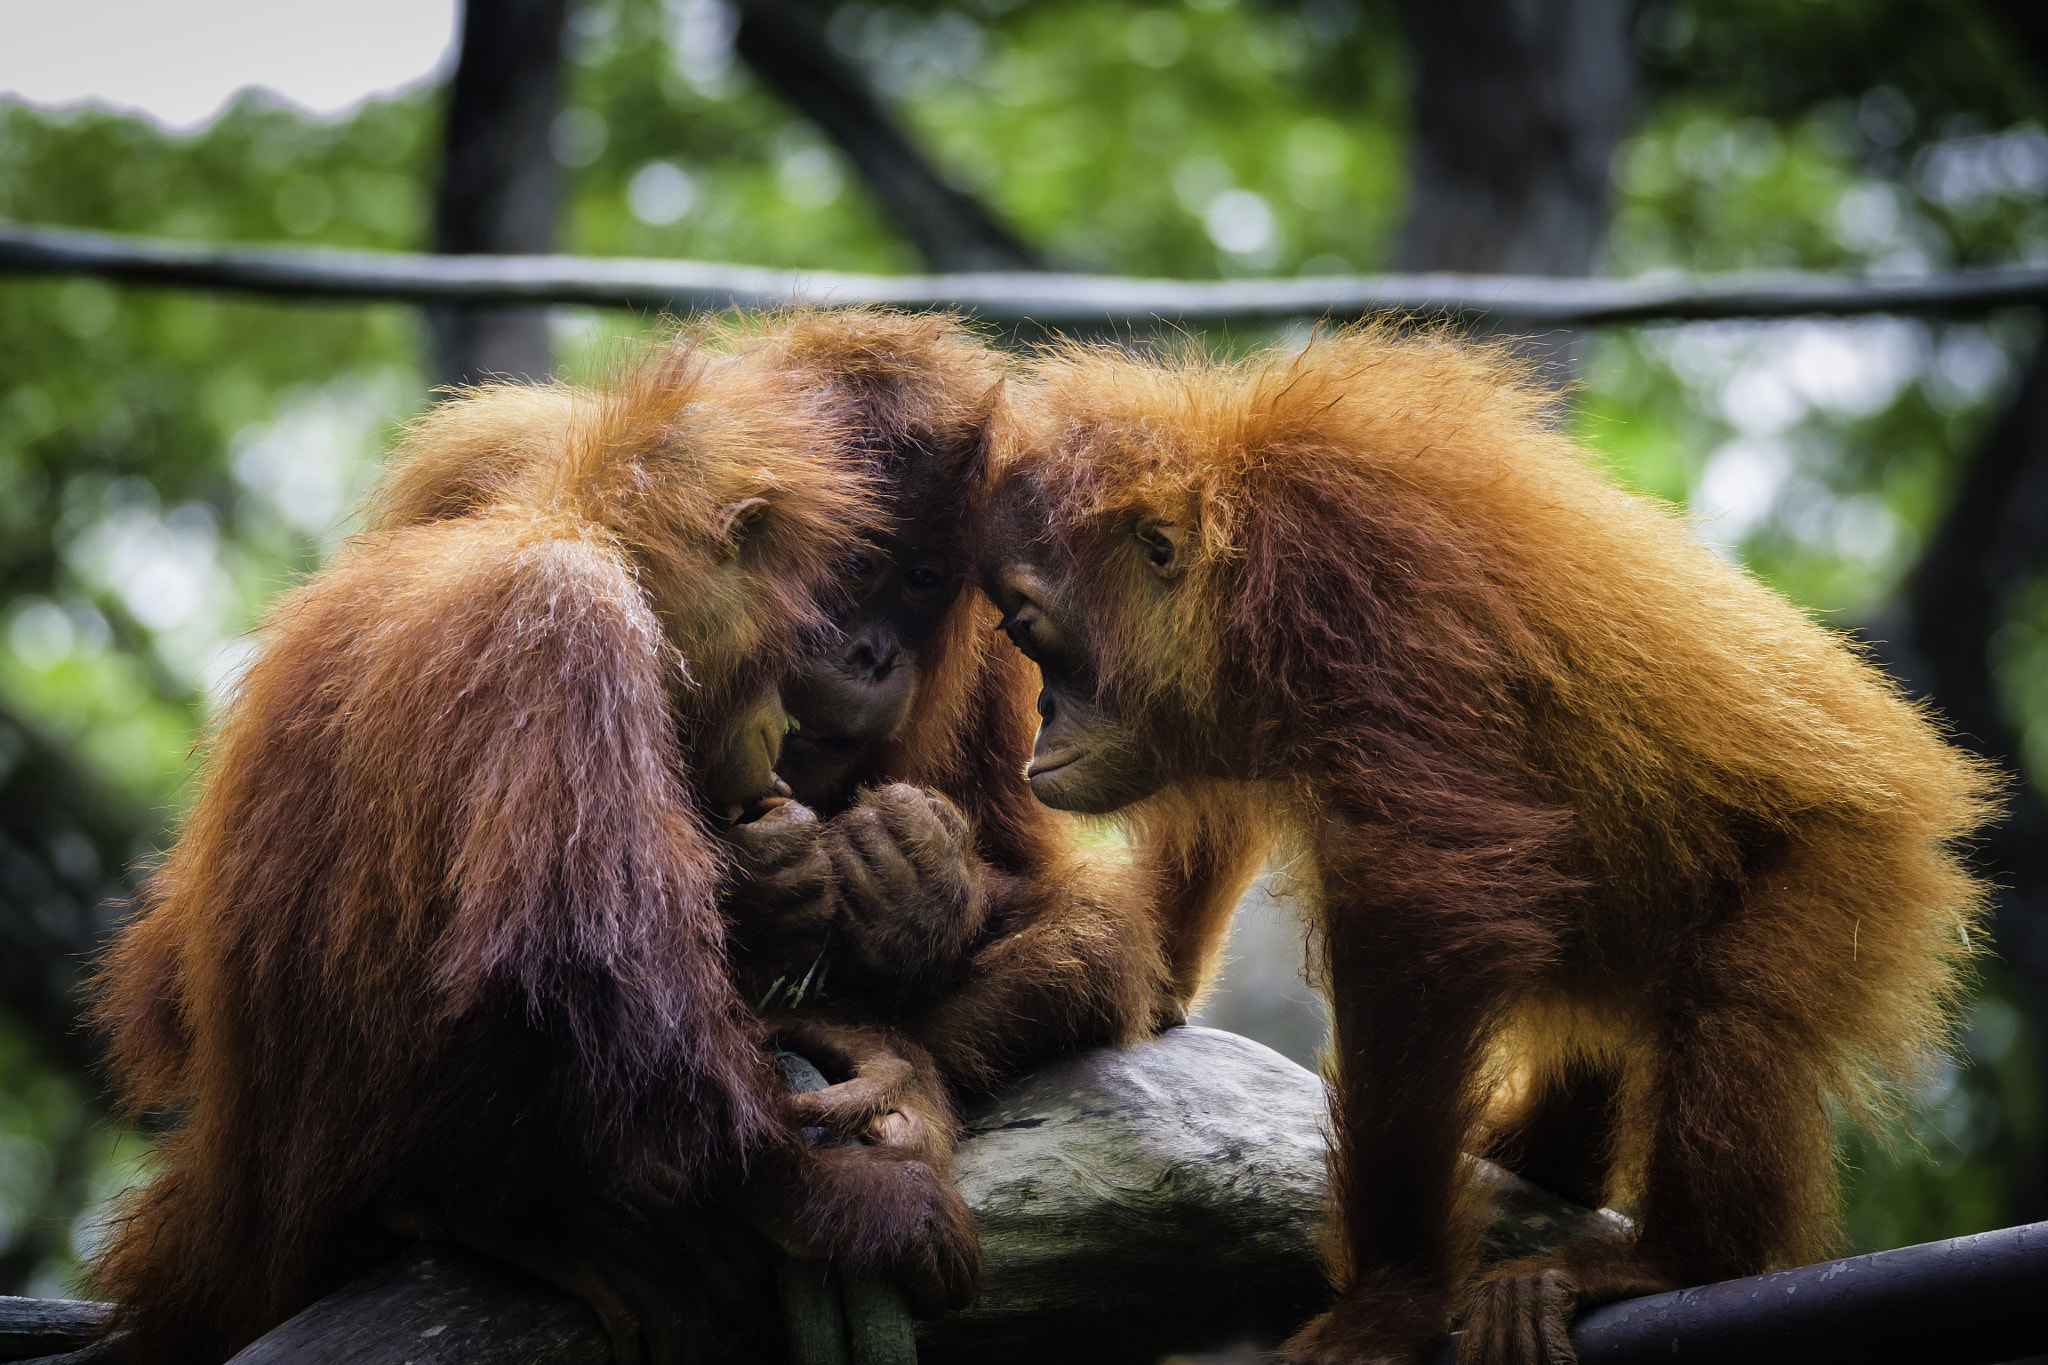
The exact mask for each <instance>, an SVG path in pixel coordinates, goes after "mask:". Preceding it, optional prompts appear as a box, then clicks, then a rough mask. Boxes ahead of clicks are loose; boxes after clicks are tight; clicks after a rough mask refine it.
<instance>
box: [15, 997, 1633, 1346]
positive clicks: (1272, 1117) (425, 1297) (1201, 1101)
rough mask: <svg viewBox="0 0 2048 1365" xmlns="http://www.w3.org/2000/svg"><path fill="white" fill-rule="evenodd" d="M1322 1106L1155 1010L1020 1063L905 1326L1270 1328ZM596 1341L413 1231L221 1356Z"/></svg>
mask: <svg viewBox="0 0 2048 1365" xmlns="http://www.w3.org/2000/svg"><path fill="white" fill-rule="evenodd" d="M1324 1118H1325V1109H1324V1100H1323V1085H1322V1082H1321V1081H1320V1080H1319V1079H1317V1078H1316V1077H1315V1076H1314V1075H1313V1074H1311V1073H1310V1072H1308V1071H1305V1070H1303V1069H1302V1068H1301V1067H1299V1066H1296V1065H1295V1064H1294V1063H1293V1062H1290V1061H1288V1060H1287V1059H1286V1058H1284V1057H1282V1056H1280V1055H1279V1054H1278V1053H1276V1052H1273V1051H1272V1050H1271V1049H1269V1048H1265V1047H1262V1046H1260V1045H1259V1044H1257V1043H1254V1042H1252V1041H1250V1040H1249V1039H1245V1038H1240V1037H1238V1036H1236V1035H1235V1034H1229V1033H1221V1032H1218V1031H1216V1030H1213V1029H1203V1028H1183V1029H1175V1030H1172V1031H1171V1032H1169V1033H1167V1034H1165V1035H1163V1036H1162V1037H1160V1038H1157V1039H1153V1040H1151V1041H1149V1042H1145V1043H1139V1044H1134V1045H1132V1046H1129V1047H1120V1048H1104V1049H1099V1050H1096V1051H1092V1052H1087V1053H1083V1054H1080V1055H1077V1056H1074V1057H1069V1058H1065V1059H1062V1060H1059V1061H1055V1062H1053V1063H1051V1064H1050V1065H1048V1066H1045V1067H1043V1068H1041V1069H1039V1070H1037V1071H1035V1072H1033V1073H1031V1074H1030V1075H1028V1076H1026V1077H1025V1078H1024V1079H1022V1080H1021V1081H1020V1082H1019V1083H1018V1084H1017V1085H1016V1086H1015V1087H1013V1088H1012V1089H1011V1090H1010V1091H1009V1092H1008V1093H1006V1094H1004V1095H1002V1096H1000V1097H998V1098H996V1099H994V1100H992V1101H990V1102H988V1103H985V1104H983V1105H981V1106H980V1107H978V1108H977V1109H975V1110H973V1111H971V1112H970V1113H969V1114H968V1115H967V1126H968V1136H967V1139H966V1140H965V1141H964V1142H963V1144H962V1145H961V1149H960V1157H959V1163H958V1166H957V1168H956V1171H955V1181H956V1183H957V1184H958V1185H959V1187H960V1190H961V1192H962V1193H963V1194H964V1195H965V1196H966V1197H967V1200H968V1203H969V1204H970V1205H971V1206H972V1207H973V1208H974V1210H975V1213H976V1215H977V1217H978V1218H979V1219H980V1222H981V1234H982V1242H983V1247H984V1251H985V1254H986V1257H987V1272H986V1274H985V1276H984V1278H983V1281H982V1288H981V1293H980V1295H979V1296H978V1298H977V1299H976V1301H975V1302H974V1303H973V1304H972V1305H971V1306H970V1307H969V1308H968V1309H967V1310H966V1311H964V1312H961V1313H956V1314H952V1315H949V1316H947V1317H945V1318H943V1319H941V1320H939V1321H937V1322H931V1323H921V1324H919V1325H918V1355H919V1358H920V1360H921V1361H923V1362H925V1365H945V1362H949V1361H967V1360H970V1359H971V1360H974V1361H976V1362H998V1363H999V1362H1003V1361H1008V1360H1018V1361H1022V1360H1027V1359H1028V1360H1033V1361H1036V1360H1039V1359H1042V1358H1044V1356H1045V1355H1046V1354H1047V1352H1048V1350H1049V1349H1051V1350H1055V1351H1056V1352H1057V1354H1059V1355H1060V1356H1061V1358H1062V1359H1073V1360H1088V1359H1116V1360H1122V1361H1133V1360H1147V1359H1155V1358H1157V1357H1158V1356H1160V1355H1163V1354H1166V1353H1168V1352H1171V1351H1180V1350H1193V1349H1200V1348H1204V1347H1218V1346H1227V1345H1230V1344H1233V1343H1236V1342H1241V1341H1246V1340H1263V1341H1274V1340H1277V1339H1278V1338H1279V1337H1280V1336H1282V1335H1284V1334H1285V1333H1286V1332H1287V1331H1288V1330H1289V1329H1291V1328H1292V1327H1293V1326H1295V1325H1296V1324H1298V1323H1299V1322H1300V1321H1302V1320H1303V1319H1304V1318H1306V1317H1307V1316H1308V1315H1310V1314H1311V1313H1313V1312H1315V1311H1316V1309H1317V1308H1318V1307H1319V1306H1320V1304H1321V1302H1322V1300H1323V1299H1324V1297H1325V1295H1326V1289H1325V1286H1324V1281H1323V1275H1322V1270H1321V1267H1320V1265H1319V1263H1318V1261H1317V1258H1316V1250H1315V1238H1316V1225H1317V1223H1318V1221H1319V1218H1320V1215H1321V1210H1322V1205H1323V1199H1324V1195H1325V1192H1326V1189H1327V1179H1326V1176H1325V1173H1324V1164H1323V1153H1324V1137H1323V1123H1324ZM1472 1167H1473V1178H1474V1179H1475V1180H1479V1181H1482V1182H1484V1183H1485V1184H1486V1185H1487V1187H1488V1188H1489V1189H1490V1190H1491V1191H1492V1192H1493V1197H1494V1208H1495V1218H1494V1224H1493V1231H1492V1234H1491V1237H1490V1240H1489V1254H1491V1255H1495V1256H1507V1255H1520V1254H1525V1253H1527V1252H1531V1251H1536V1250H1541V1249H1543V1248H1545V1247H1549V1246H1554V1245H1556V1244H1558V1243H1559V1242H1562V1241H1564V1240H1566V1239H1568V1238H1569V1237H1571V1236H1574V1235H1577V1234H1578V1233H1579V1232H1582V1231H1590V1230H1595V1229H1599V1228H1602V1227H1607V1226H1611V1224H1609V1223H1607V1222H1606V1221H1605V1218H1604V1216H1603V1215H1600V1214H1595V1213H1592V1212H1589V1211H1588V1210H1585V1209H1582V1208H1577V1207H1576V1206H1574V1205H1570V1204H1567V1203H1565V1202H1563V1201H1562V1200H1559V1199H1556V1198H1554V1197H1552V1196H1549V1195H1546V1194H1543V1193H1542V1192H1541V1191H1538V1190H1535V1189H1534V1188H1532V1187H1530V1186H1528V1185H1526V1184H1525V1183H1523V1182H1521V1181H1519V1180H1516V1179H1515V1178H1514V1177H1512V1176H1509V1175H1507V1174H1506V1173H1504V1172H1502V1171H1500V1170H1499V1169H1497V1168H1495V1167H1492V1166H1489V1165H1487V1164H1485V1163H1483V1162H1474V1163H1472ZM1083 1343H1085V1344H1086V1349H1080V1347H1081V1344H1083ZM55 1345H56V1343H53V1344H52V1347H46V1348H45V1349H53V1348H54V1346H55ZM608 1358H609V1355H608V1350H607V1346H606V1343H605V1339H604V1336H603V1333H602V1332H601V1331H600V1330H599V1328H598V1326H597V1322H596V1318H595V1317H594V1315H593V1314H592V1313H591V1312H590V1310H589V1309H588V1308H586V1307H584V1306H583V1305H582V1304H581V1303H578V1302H576V1301H575V1300H572V1299H569V1298H567V1297H565V1296H563V1295H561V1294H559V1293H558V1292H556V1291H554V1290H552V1289H549V1288H547V1287H545V1286H543V1285H541V1284H539V1283H537V1282H535V1281H533V1280H530V1279H527V1278H526V1277H524V1276H522V1275H519V1274H517V1273H515V1272H512V1271H509V1270H506V1269H503V1268H501V1267H498V1266H495V1265H492V1264H490V1263H488V1262H486V1261H483V1260H480V1259H478V1258H476V1257H473V1256H470V1255H468V1254H466V1253H463V1252H459V1251H456V1250H454V1249H452V1248H448V1247H443V1246H437V1245H432V1244H426V1245H422V1246H419V1247H416V1248H413V1249H412V1250H410V1251H408V1252H407V1253H406V1254H405V1255H403V1256H401V1257H399V1258H397V1259H396V1260H394V1261H393V1262H392V1263H391V1264H390V1265H388V1266H386V1267H385V1268H384V1269H382V1270H380V1271H378V1272H377V1273H375V1274H373V1275H371V1276H368V1277H366V1278H365V1279H363V1280H360V1281H358V1282H357V1283H356V1284H354V1285H351V1286H350V1287H348V1288H347V1289H344V1290H342V1291H340V1292H339V1293H336V1294H334V1295H331V1296H330V1297H328V1298H326V1299H323V1300H322V1301H321V1302H319V1303H317V1304H315V1305H314V1306H313V1307H311V1308H309V1309H307V1310H306V1311H305V1312H303V1313H301V1314H300V1315H299V1316H297V1317H295V1318H293V1319H292V1320H291V1321H290V1322H287V1323H285V1324H283V1325H282V1326H280V1327H279V1328H277V1330H275V1331H273V1332H271V1333H270V1334H269V1335H267V1336H265V1337H264V1338H263V1339H262V1340H260V1341H258V1342H256V1343H254V1344H252V1345H251V1346H250V1347H248V1349H246V1350H245V1351H243V1352H242V1353H241V1354H240V1355H239V1356H237V1357H236V1361H237V1362H238V1365H274V1363H275V1362H283V1361H297V1362H307V1363H308V1365H401V1362H409V1363H410V1365H438V1363H439V1362H450V1363H451V1365H452V1363H453V1362H458V1361H473V1360H487V1359H488V1360H518V1361H523V1362H528V1363H529V1365H603V1362H605V1361H606V1360H607V1359H608ZM854 1365H858V1361H857V1360H856V1361H855V1362H854Z"/></svg>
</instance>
